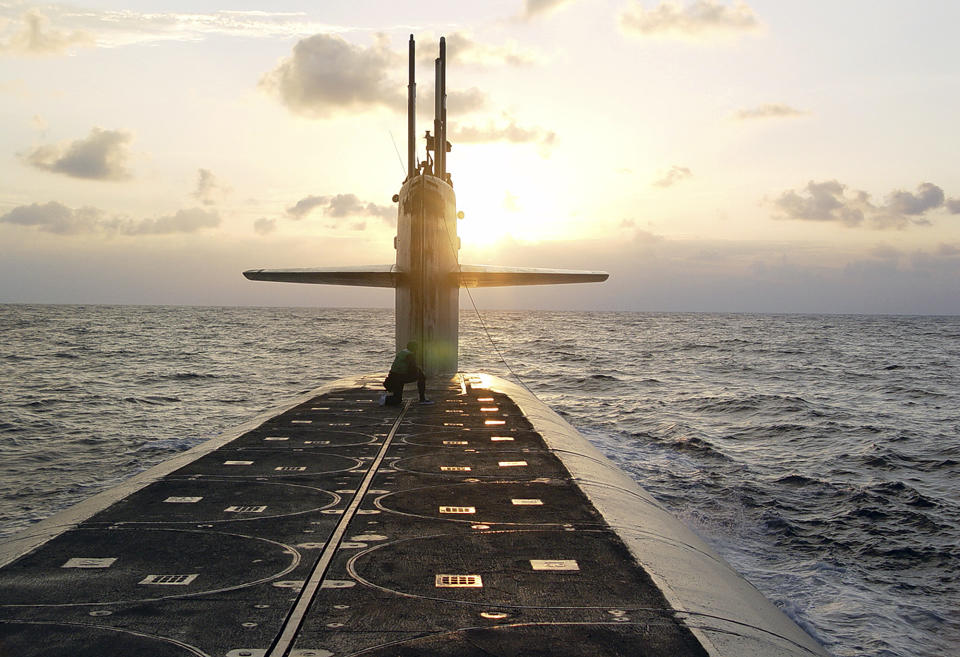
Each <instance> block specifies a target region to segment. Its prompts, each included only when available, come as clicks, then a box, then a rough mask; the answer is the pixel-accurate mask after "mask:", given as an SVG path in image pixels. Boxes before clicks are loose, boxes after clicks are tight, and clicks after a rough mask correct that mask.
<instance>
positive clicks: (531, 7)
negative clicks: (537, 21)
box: [520, 0, 575, 20]
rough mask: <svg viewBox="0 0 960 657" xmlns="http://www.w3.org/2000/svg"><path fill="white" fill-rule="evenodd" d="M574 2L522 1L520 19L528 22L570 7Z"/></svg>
mask: <svg viewBox="0 0 960 657" xmlns="http://www.w3.org/2000/svg"><path fill="white" fill-rule="evenodd" d="M574 2H575V0H524V1H523V12H522V13H521V14H520V18H521V19H523V20H530V19H531V18H539V17H541V16H547V15H549V14H552V13H554V12H556V11H559V10H560V9H562V8H563V7H567V6H570V5H572V4H573V3H574Z"/></svg>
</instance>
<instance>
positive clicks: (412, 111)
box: [407, 34, 417, 179]
mask: <svg viewBox="0 0 960 657" xmlns="http://www.w3.org/2000/svg"><path fill="white" fill-rule="evenodd" d="M416 48H417V46H416V43H415V42H414V40H413V35H412V34H411V35H410V74H409V82H408V83H407V179H410V178H412V177H413V176H415V175H416V173H417V80H416Z"/></svg>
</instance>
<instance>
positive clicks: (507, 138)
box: [450, 114, 557, 147]
mask: <svg viewBox="0 0 960 657" xmlns="http://www.w3.org/2000/svg"><path fill="white" fill-rule="evenodd" d="M504 119H505V120H506V121H505V122H504V123H500V124H496V123H494V122H493V121H489V122H487V124H486V125H485V126H483V125H459V124H454V125H452V126H451V127H452V130H451V131H450V140H451V141H455V142H460V143H463V144H488V143H492V142H498V141H504V142H507V143H510V144H539V145H540V146H544V147H550V146H553V144H554V142H555V141H556V138H557V134H556V133H555V132H553V131H552V130H546V129H544V128H540V127H537V126H534V127H523V126H521V125H519V124H518V123H517V122H516V119H514V118H512V117H510V116H509V115H507V114H504Z"/></svg>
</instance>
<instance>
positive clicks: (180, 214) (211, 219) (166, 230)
mask: <svg viewBox="0 0 960 657" xmlns="http://www.w3.org/2000/svg"><path fill="white" fill-rule="evenodd" d="M219 225H220V215H219V214H218V213H217V211H216V210H204V209H203V208H188V209H185V210H178V211H177V212H176V213H175V214H172V215H169V216H165V217H158V218H156V219H141V220H139V221H128V222H122V223H121V224H120V225H119V232H121V233H123V234H124V235H168V234H170V233H193V232H196V231H198V230H200V229H201V228H215V227H217V226H219Z"/></svg>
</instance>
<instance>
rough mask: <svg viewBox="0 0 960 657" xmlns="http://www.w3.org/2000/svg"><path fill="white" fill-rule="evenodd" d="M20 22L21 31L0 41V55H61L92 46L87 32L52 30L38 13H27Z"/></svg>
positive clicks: (44, 18)
mask: <svg viewBox="0 0 960 657" xmlns="http://www.w3.org/2000/svg"><path fill="white" fill-rule="evenodd" d="M21 20H22V29H21V30H20V31H19V32H14V34H13V35H11V36H10V37H9V38H8V39H6V40H5V41H0V53H4V52H6V53H11V54H17V55H40V56H43V55H62V54H64V53H67V52H69V51H70V50H72V49H75V48H81V47H85V46H92V45H94V42H93V37H92V36H91V35H90V34H88V33H87V32H84V31H81V30H75V31H72V32H66V31H63V30H57V29H54V28H52V27H50V20H49V19H48V18H47V17H46V16H45V15H43V14H41V13H40V12H38V11H28V12H27V13H25V14H24V15H23V17H22V19H21ZM14 24H15V23H14Z"/></svg>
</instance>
